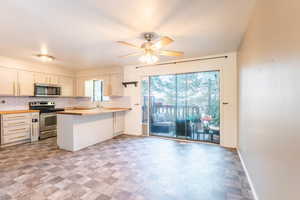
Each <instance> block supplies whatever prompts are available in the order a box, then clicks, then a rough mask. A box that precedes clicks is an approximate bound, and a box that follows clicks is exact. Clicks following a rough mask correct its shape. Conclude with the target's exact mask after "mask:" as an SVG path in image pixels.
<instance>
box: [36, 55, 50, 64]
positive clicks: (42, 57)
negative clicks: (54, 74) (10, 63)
mask: <svg viewBox="0 0 300 200" xmlns="http://www.w3.org/2000/svg"><path fill="white" fill-rule="evenodd" d="M36 57H37V58H38V59H40V60H41V61H42V62H51V61H53V60H55V57H54V56H50V55H47V54H37V55H36Z"/></svg>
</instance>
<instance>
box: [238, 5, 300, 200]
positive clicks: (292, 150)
mask: <svg viewBox="0 0 300 200" xmlns="http://www.w3.org/2000/svg"><path fill="white" fill-rule="evenodd" d="M299 10H300V1H299V0H289V1H286V0H258V1H257V5H256V8H255V10H254V13H253V14H254V15H253V18H252V20H251V22H250V24H249V27H248V31H247V33H246V35H245V38H244V41H243V42H242V45H241V48H240V51H239V55H238V65H239V82H240V86H239V87H240V88H239V104H240V106H239V108H240V109H239V149H240V152H241V155H242V157H243V160H244V162H245V165H246V167H247V169H248V172H249V175H250V177H251V180H252V183H253V186H254V188H255V190H256V193H257V196H258V197H259V199H260V200H296V199H300V191H299V189H300V121H299V119H300V118H299V116H300V106H299V103H300V21H299V19H300V12H299Z"/></svg>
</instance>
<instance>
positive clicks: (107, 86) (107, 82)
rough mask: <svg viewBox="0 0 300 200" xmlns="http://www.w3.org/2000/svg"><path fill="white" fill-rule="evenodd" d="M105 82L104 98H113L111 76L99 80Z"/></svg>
mask: <svg viewBox="0 0 300 200" xmlns="http://www.w3.org/2000/svg"><path fill="white" fill-rule="evenodd" d="M99 79H100V80H102V81H103V96H111V92H112V89H111V84H110V76H109V75H103V76H101V77H100V78H99Z"/></svg>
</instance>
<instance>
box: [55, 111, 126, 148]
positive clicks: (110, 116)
mask: <svg viewBox="0 0 300 200" xmlns="http://www.w3.org/2000/svg"><path fill="white" fill-rule="evenodd" d="M128 110H130V108H101V109H91V110H80V109H78V110H76V109H74V110H65V111H61V112H58V113H57V114H58V115H57V144H58V146H59V148H61V149H64V150H68V151H78V150H80V149H83V148H86V147H89V146H91V145H94V144H97V143H99V142H103V141H105V140H108V139H111V138H113V137H114V133H115V130H114V129H115V126H116V125H115V123H116V115H117V114H118V113H121V112H125V111H128Z"/></svg>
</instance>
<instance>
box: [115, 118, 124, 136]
mask: <svg viewBox="0 0 300 200" xmlns="http://www.w3.org/2000/svg"><path fill="white" fill-rule="evenodd" d="M124 116H125V112H114V113H113V118H114V120H113V121H114V136H118V135H121V134H123V133H124V130H125V119H124Z"/></svg>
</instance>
